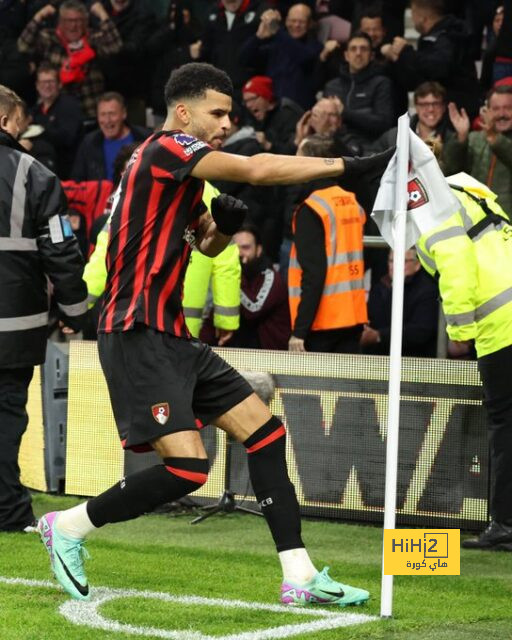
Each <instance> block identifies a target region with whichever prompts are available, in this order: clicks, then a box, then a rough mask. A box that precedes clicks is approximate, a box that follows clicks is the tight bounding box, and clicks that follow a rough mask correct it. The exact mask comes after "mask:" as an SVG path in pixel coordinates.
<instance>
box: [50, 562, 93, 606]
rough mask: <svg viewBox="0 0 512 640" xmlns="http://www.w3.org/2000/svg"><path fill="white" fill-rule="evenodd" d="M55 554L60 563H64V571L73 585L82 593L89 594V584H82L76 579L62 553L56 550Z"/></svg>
mask: <svg viewBox="0 0 512 640" xmlns="http://www.w3.org/2000/svg"><path fill="white" fill-rule="evenodd" d="M55 555H56V556H57V558H58V559H59V560H60V563H61V565H62V568H63V569H64V571H65V572H66V575H67V577H68V578H69V579H70V580H71V582H72V583H73V585H74V586H75V588H76V590H77V591H78V592H79V593H81V594H82V595H83V596H87V595H89V585H88V584H86V585H85V587H84V586H83V585H81V584H80V583H79V582H78V581H77V580H75V578H74V577H73V576H72V575H71V573H70V571H69V569H68V568H67V567H66V564H65V563H64V561H63V560H62V558H61V557H60V555H59V554H58V553H57V552H55Z"/></svg>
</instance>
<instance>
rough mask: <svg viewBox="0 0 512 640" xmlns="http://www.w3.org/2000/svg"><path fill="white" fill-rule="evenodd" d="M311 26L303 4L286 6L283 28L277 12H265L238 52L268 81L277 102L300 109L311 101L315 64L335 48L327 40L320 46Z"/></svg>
mask: <svg viewBox="0 0 512 640" xmlns="http://www.w3.org/2000/svg"><path fill="white" fill-rule="evenodd" d="M311 24H312V14H311V9H310V8H309V7H308V6H307V5H305V4H294V5H293V6H292V7H290V9H289V11H288V13H287V15H286V20H285V27H282V26H281V14H280V13H279V11H276V10H274V9H267V10H266V11H264V12H263V13H262V14H261V18H260V24H259V27H258V30H257V32H256V34H255V35H253V36H251V37H250V38H249V39H248V40H247V42H246V43H245V45H244V46H243V47H242V50H241V51H240V59H241V60H242V61H243V62H244V63H245V64H247V65H251V66H254V67H257V68H258V70H259V71H260V72H261V73H263V74H265V75H267V76H270V77H271V78H272V81H273V84H274V92H275V95H276V97H277V98H278V99H282V98H290V99H291V100H293V101H294V102H296V103H297V104H300V105H301V107H303V108H304V109H308V108H309V107H310V106H311V105H312V104H313V102H314V98H315V92H316V90H317V88H318V87H317V86H316V83H315V76H316V75H317V73H318V65H319V63H320V62H324V61H325V60H326V59H327V57H328V55H329V54H330V53H331V52H332V51H334V50H335V49H336V48H337V47H338V46H339V45H338V43H337V42H336V41H331V40H329V41H327V42H326V43H325V44H324V45H323V46H322V44H321V43H320V42H319V41H318V40H317V39H316V37H315V36H314V34H313V33H311Z"/></svg>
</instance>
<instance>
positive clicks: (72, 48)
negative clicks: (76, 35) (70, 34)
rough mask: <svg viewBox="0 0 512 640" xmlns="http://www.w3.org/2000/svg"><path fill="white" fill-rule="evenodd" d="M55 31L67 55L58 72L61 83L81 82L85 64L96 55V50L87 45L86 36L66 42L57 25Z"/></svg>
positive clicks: (83, 77) (83, 76)
mask: <svg viewBox="0 0 512 640" xmlns="http://www.w3.org/2000/svg"><path fill="white" fill-rule="evenodd" d="M55 33H56V34H57V37H58V38H59V40H60V42H61V44H62V46H63V47H64V49H66V53H67V54H68V57H67V58H65V59H64V60H63V62H62V66H61V68H60V72H59V74H60V81H61V83H62V84H63V85H66V84H70V83H72V82H79V83H80V82H83V81H84V79H85V65H86V64H87V63H88V62H90V61H91V60H92V59H93V58H95V57H96V52H95V51H94V49H93V48H92V47H91V46H90V45H89V42H88V40H87V36H85V35H84V36H82V37H81V38H80V40H77V41H76V42H68V41H67V40H65V39H64V36H63V35H62V32H61V30H60V29H59V28H58V27H57V29H55Z"/></svg>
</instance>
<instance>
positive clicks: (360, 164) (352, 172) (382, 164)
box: [341, 147, 396, 180]
mask: <svg viewBox="0 0 512 640" xmlns="http://www.w3.org/2000/svg"><path fill="white" fill-rule="evenodd" d="M395 151H396V147H389V149H386V151H383V152H382V153H375V154H374V155H373V156H366V157H364V158H360V157H359V156H355V157H354V158H347V157H345V156H342V159H343V162H344V164H345V172H344V173H343V174H342V176H341V178H342V179H346V180H351V179H354V178H359V177H360V176H361V174H363V175H364V174H368V177H373V176H375V175H379V177H381V176H382V174H383V173H384V171H385V170H386V167H387V166H388V163H389V161H390V160H391V158H392V157H393V154H394V153H395Z"/></svg>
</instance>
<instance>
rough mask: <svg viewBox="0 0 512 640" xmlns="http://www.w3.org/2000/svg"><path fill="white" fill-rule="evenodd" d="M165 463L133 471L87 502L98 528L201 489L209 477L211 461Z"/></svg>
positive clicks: (89, 512) (190, 460)
mask: <svg viewBox="0 0 512 640" xmlns="http://www.w3.org/2000/svg"><path fill="white" fill-rule="evenodd" d="M163 462H164V464H159V465H156V466H155V467H150V468H149V469H143V470H142V471H138V472H137V473H133V474H132V475H130V476H127V477H126V478H123V479H122V480H121V481H120V482H118V483H117V484H115V485H114V486H113V487H111V488H110V489H107V491H105V492H103V493H101V494H100V495H99V496H97V497H96V498H92V499H91V500H89V501H88V502H87V514H88V516H89V518H90V520H91V522H92V524H93V525H94V526H95V527H102V526H103V525H104V524H107V523H108V522H124V521H125V520H131V519H132V518H137V517H138V516H140V515H142V514H143V513H147V512H148V511H153V509H155V508H156V507H158V506H159V505H161V504H164V503H165V502H170V501H172V500H177V499H178V498H182V497H183V496H186V495H187V494H188V493H192V491H196V489H199V487H200V486H201V485H203V484H204V483H205V482H206V480H207V478H208V460H203V459H200V458H164V461H163Z"/></svg>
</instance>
